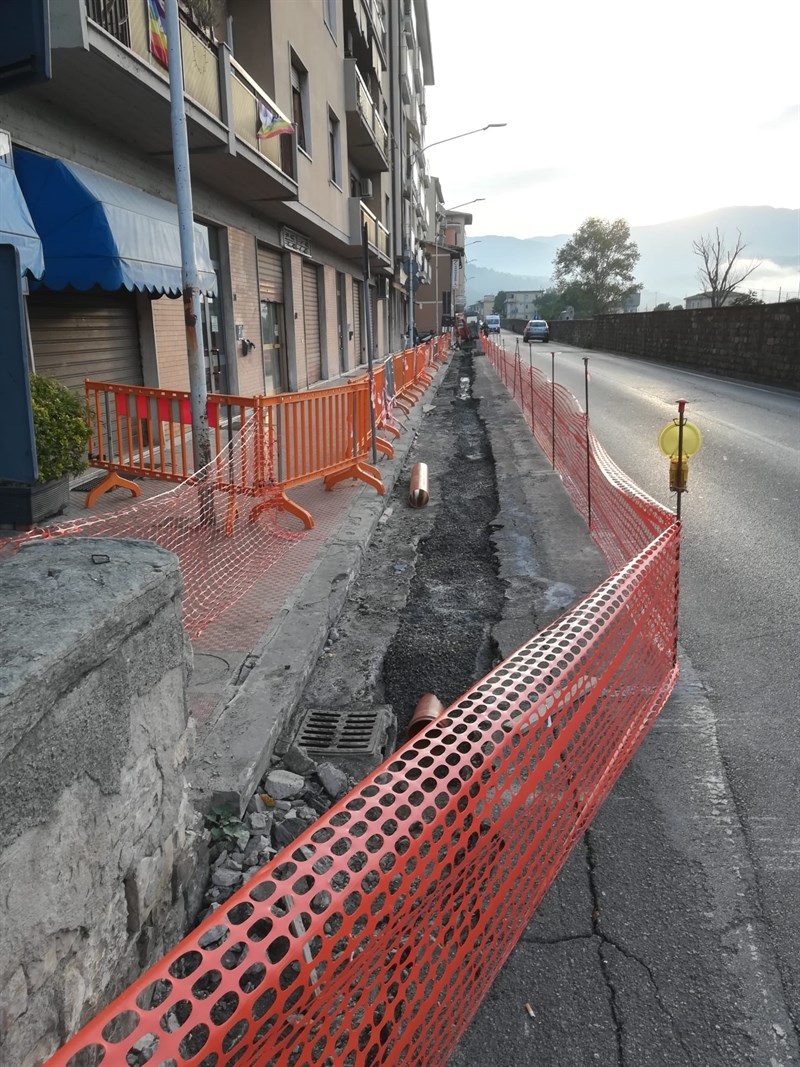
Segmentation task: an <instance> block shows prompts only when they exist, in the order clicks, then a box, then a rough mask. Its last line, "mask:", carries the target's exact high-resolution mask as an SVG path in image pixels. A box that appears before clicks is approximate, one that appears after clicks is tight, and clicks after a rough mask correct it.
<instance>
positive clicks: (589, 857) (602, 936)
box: [571, 830, 696, 1067]
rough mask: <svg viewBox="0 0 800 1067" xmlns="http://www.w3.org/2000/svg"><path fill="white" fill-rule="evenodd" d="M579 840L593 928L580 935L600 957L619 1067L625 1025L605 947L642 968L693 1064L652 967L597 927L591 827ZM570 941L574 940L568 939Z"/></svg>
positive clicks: (597, 898)
mask: <svg viewBox="0 0 800 1067" xmlns="http://www.w3.org/2000/svg"><path fill="white" fill-rule="evenodd" d="M583 839H584V843H585V845H586V865H587V871H588V875H589V890H590V893H591V898H592V930H593V933H592V934H590V935H589V934H587V935H584V936H585V937H586V939H587V940H589V939H592V938H597V955H598V958H599V960H600V969H601V971H602V973H603V977H604V979H605V982H606V986H607V988H608V994H609V1004H610V1007H611V1015H612V1017H613V1019H614V1025H615V1028H616V1037H617V1050H618V1056H619V1063H620V1067H625V1050H624V1044H623V1036H624V1029H625V1028H624V1026H623V1023H622V1019H621V1015H620V1011H619V1005H618V1001H617V989H616V987H615V985H614V980H613V978H612V975H611V968H610V962H609V959H608V957H607V954H606V953H605V952H604V949H605V948H606V947H607V948H611V949H614V950H615V951H616V952H619V954H620V955H621V956H624V957H625V959H627V960H631V962H633V963H636V964H638V965H639V966H640V967H641V968H642V970H643V971H644V972H645V974H646V975H647V978H648V980H649V982H650V985H651V986H652V988H653V994H654V996H655V1001H656V1003H657V1004H658V1006H659V1008H660V1010H661V1012H662V1013H663V1015H664V1017H665V1018H666V1019H667V1021H668V1022H669V1026H670V1029H671V1030H672V1033H673V1034H674V1035H675V1039H676V1040H677V1042H678V1044H679V1045H680V1047H681V1048H682V1049H683V1051H684V1053H685V1055H686V1057H687V1059H688V1061H689V1063H692V1064H694V1063H695V1062H696V1061H695V1057H694V1055H693V1054H692V1050H691V1048H690V1047H689V1046H688V1045H687V1043H686V1041H685V1039H684V1037H683V1035H682V1034H681V1032H680V1030H679V1029H678V1026H677V1024H676V1022H675V1019H674V1017H673V1015H672V1012H671V1011H670V1010H669V1008H668V1007H667V1005H666V1004H665V1003H664V1000H663V998H662V996H661V991H660V989H659V988H658V982H657V981H656V977H655V974H654V973H653V970H652V968H651V967H650V965H649V964H648V963H646V962H645V961H644V960H643V959H642V958H641V957H640V956H637V955H636V953H635V952H631V950H630V949H629V948H627V947H626V946H624V945H622V944H620V943H619V942H618V941H616V940H614V938H611V937H609V936H608V935H607V934H606V933H604V931H603V930H602V929H601V927H600V924H601V921H602V919H601V913H600V891H599V888H598V885H597V879H596V877H595V872H596V870H597V865H598V858H597V852H596V849H595V845H594V839H593V835H592V833H591V830H587V831H586V833H585V834H584V838H583ZM571 940H574V939H571Z"/></svg>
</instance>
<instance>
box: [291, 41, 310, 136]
mask: <svg viewBox="0 0 800 1067" xmlns="http://www.w3.org/2000/svg"><path fill="white" fill-rule="evenodd" d="M308 114H309V111H308V74H307V72H306V71H305V70H303V68H302V67H301V66H300V64H299V63H298V62H297V60H296V59H294V58H293V59H292V119H293V121H294V128H295V132H296V134H297V146H298V148H302V149H303V151H304V152H306V153H307V154H308V155H311V137H310V130H309V126H308V121H307V120H308Z"/></svg>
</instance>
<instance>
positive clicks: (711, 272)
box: [692, 227, 761, 308]
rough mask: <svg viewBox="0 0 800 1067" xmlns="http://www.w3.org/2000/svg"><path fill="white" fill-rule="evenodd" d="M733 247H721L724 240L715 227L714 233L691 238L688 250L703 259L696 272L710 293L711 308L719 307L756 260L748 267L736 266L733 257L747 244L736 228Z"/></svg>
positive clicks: (749, 273) (754, 265) (753, 268)
mask: <svg viewBox="0 0 800 1067" xmlns="http://www.w3.org/2000/svg"><path fill="white" fill-rule="evenodd" d="M737 233H738V237H737V238H736V246H735V247H734V249H733V250H732V251H731V252H729V251H728V250H727V248H726V247H725V240H724V238H723V237H721V236H720V232H719V227H717V228H716V229H715V236H714V237H712V236H711V234H703V236H702V237H699V238H698V239H697V240H696V241H692V251H693V252H694V254H695V255H696V256H699V257H700V259H701V260H702V261H703V265H702V267H701V268H700V270H699V271H698V272H697V277H698V278H699V279H700V284H701V285H702V286H703V291H704V292H706V293H708V294H709V295H710V296H711V306H712V308H721V307H722V306H723V305H724V304H725V303H727V300H728V297H729V296H730V295H731V293H733V292H734V291H735V290H736V287H737V286H739V285H741V284H742V282H743V281H744V280H745V278H748V277H749V276H750V275H751V274H752V273H753V271H754V270H756V268H757V267H760V266H761V264H760V263H753V265H752V266H750V267H744V266H741V265H739V266H738V267H737V266H736V260H737V259H738V258H739V256H740V255H741V254H742V252H744V250H745V248H747V245H745V244H743V243H742V235H741V232H740V231H737Z"/></svg>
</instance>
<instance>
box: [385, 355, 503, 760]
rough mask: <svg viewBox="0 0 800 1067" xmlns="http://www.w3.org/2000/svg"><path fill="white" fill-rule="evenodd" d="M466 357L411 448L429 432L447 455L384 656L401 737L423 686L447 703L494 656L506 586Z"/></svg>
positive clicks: (490, 460) (488, 455) (485, 446)
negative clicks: (432, 513)
mask: <svg viewBox="0 0 800 1067" xmlns="http://www.w3.org/2000/svg"><path fill="white" fill-rule="evenodd" d="M473 358H476V357H474V356H473V355H472V353H471V352H462V353H460V354H459V356H458V357H456V358H455V359H454V360H453V361H452V363H451V366H450V368H449V369H448V372H447V375H446V377H445V379H444V381H443V383H442V386H441V387H440V389H439V393H438V395H437V400H436V403H437V407H438V408H440V409H442V417H441V418H439V419H437V420H436V424H435V425H429V426H428V427H426V429H425V430H423V433H422V435H421V438H422V440H421V442H420V446H421V447H419V448H418V451H419V452H420V453H421V452H423V451H424V450H425V440H426V439H428V440H429V441H430V442H431V445H433V442H434V441H435V447H436V450H437V452H438V453H439V456H440V457H441V458H443V459H444V462H443V464H442V467H441V470H440V472H439V476H438V478H437V485H438V492H439V494H440V496H439V501H438V506H437V508H436V516H435V519H434V522H433V527H432V529H431V530H430V532H429V533H428V534H427V536H425V537H423V538H422V539H421V540H420V542H419V544H418V545H417V552H416V566H415V571H414V576H413V578H412V580H411V583H410V587H409V591H408V597H407V599H406V602H405V605H404V607H403V609H402V611H401V612H400V615H399V625H398V626H397V630H396V632H395V634H394V637H393V638H392V641H391V643H390V644H389V647H388V648H387V650H386V655H385V657H384V661H383V697H384V699H385V701H386V703H388V704H391V705H392V707H393V709H394V712H395V715H396V717H397V733H398V740H399V741H402V740H403V738H404V735H405V730H406V727H407V725H408V722H409V720H410V718H411V714H412V712H413V710H414V707H415V706H416V704H417V702H418V700H419V698H420V697H421V696H422V695H423V694H424V693H426V692H432V693H435V694H436V696H437V697H438V698H439V700H441V702H442V703H443V704H444V705H445V707H447V706H448V705H449V704H451V703H452V702H453V701H454V700H457V699H458V697H459V696H461V694H462V693H463V692H464V691H465V690H466V689H468V688H469V687H470V686H471V685H473V684H474V682H476V681H477V680H478V679H479V678H481V677H482V676H483V675H484V674H486V672H487V671H489V670H490V669H491V667H492V666H493V665H494V663H495V653H496V648H495V645H494V642H493V641H492V639H491V630H492V627H493V626H494V624H495V623H496V622H497V621H498V619H499V618H500V612H501V609H502V604H503V591H504V585H503V582H502V580H501V579H500V578H499V576H498V567H497V559H496V555H495V551H494V547H493V545H492V542H491V534H492V521H493V519H494V518H495V516H496V515H497V511H498V498H497V483H496V480H495V470H494V457H493V456H492V450H491V447H490V444H489V439H488V435H487V433H486V428H485V426H484V423H483V420H482V418H481V416H480V401H479V400H476V399H474V398H473V396H472V385H473V381H474V376H475V375H474V369H473ZM477 358H480V357H477ZM448 408H449V410H448ZM443 447H444V452H442V448H443Z"/></svg>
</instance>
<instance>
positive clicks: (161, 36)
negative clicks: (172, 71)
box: [147, 0, 169, 67]
mask: <svg viewBox="0 0 800 1067" xmlns="http://www.w3.org/2000/svg"><path fill="white" fill-rule="evenodd" d="M147 13H148V15H149V22H150V54H151V55H152V56H153V57H154V58H155V59H157V60H158V62H159V63H160V64H161V65H162V66H164V67H168V66H169V53H168V51H167V13H166V11H165V9H164V0H147Z"/></svg>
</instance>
